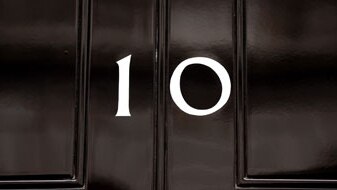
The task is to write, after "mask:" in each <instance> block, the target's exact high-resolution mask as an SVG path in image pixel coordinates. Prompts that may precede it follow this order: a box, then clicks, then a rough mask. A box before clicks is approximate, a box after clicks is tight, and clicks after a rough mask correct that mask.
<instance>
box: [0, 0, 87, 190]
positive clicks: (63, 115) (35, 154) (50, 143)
mask: <svg viewBox="0 0 337 190" xmlns="http://www.w3.org/2000/svg"><path fill="white" fill-rule="evenodd" d="M83 10H84V4H83V2H82V1H68V0H66V1H64V0H57V1H54V0H51V1H41V0H35V1H26V0H20V1H17V0H13V1H5V0H1V1H0V65H1V69H0V78H1V80H0V88H1V89H0V113H1V114H0V122H1V128H0V152H1V156H0V187H1V188H2V187H3V188H5V187H6V188H7V187H10V188H13V187H16V188H18V187H25V188H28V187H54V186H55V185H56V186H59V187H78V186H83V175H84V172H83V170H84V167H85V163H84V159H85V155H84V146H85V141H84V134H85V126H84V125H85V119H86V117H85V107H86V106H85V103H84V102H85V99H86V88H85V82H84V81H85V71H84V67H85V66H84V65H85V63H84V60H83V57H82V51H83V49H85V48H84V47H85V46H86V44H84V43H82V37H83V35H82V34H83V32H82V28H81V27H82V21H83V20H84V17H83V15H87V13H85V12H83ZM82 13H83V15H82Z"/></svg>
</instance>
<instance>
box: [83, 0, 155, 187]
mask: <svg viewBox="0 0 337 190" xmlns="http://www.w3.org/2000/svg"><path fill="white" fill-rule="evenodd" d="M155 8H156V4H155V1H154V0H145V1H144V0H136V1H135V0H114V1H111V0H100V1H93V23H92V26H93V33H92V59H91V60H92V62H91V91H90V115H89V116H90V137H91V140H90V144H91V149H90V154H91V158H90V163H89V164H90V174H89V188H90V189H117V190H118V189H123V190H124V189H125V190H129V189H130V190H131V189H139V190H141V189H151V186H152V175H153V174H152V171H153V151H154V150H153V143H154V137H153V134H154V121H155V120H154V119H155V118H154V110H155V108H156V102H155V91H156V89H155V83H154V76H155V10H156V9H155ZM128 55H132V56H131V63H130V87H129V89H130V103H129V104H130V114H131V116H130V117H118V116H115V115H116V113H117V109H118V85H119V84H118V82H119V72H118V71H119V70H118V65H117V63H116V62H117V61H119V60H121V59H122V58H124V57H126V56H128Z"/></svg>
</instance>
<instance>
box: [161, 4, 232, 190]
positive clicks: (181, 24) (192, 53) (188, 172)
mask: <svg viewBox="0 0 337 190" xmlns="http://www.w3.org/2000/svg"><path fill="white" fill-rule="evenodd" d="M233 6H234V2H233V1H231V0H225V1H222V0H221V1H203V0H193V1H184V0H171V1H169V9H168V11H169V15H170V17H169V23H168V31H169V38H168V39H169V42H168V62H167V64H168V65H167V70H168V74H167V77H166V78H167V79H166V80H167V82H168V83H169V82H170V79H171V77H172V74H173V72H174V71H175V70H176V69H177V67H178V65H179V64H180V63H181V62H183V61H184V60H186V59H189V58H193V57H206V58H210V59H213V60H215V61H217V62H218V63H220V64H221V65H222V66H223V67H224V68H225V69H226V70H227V72H228V73H229V75H230V78H231V79H232V80H233V65H234V64H233V61H234V60H233V52H234V44H233V22H232V19H233V16H232V13H233ZM232 84H233V83H232ZM170 85H172V84H170ZM226 87H228V86H225V88H226ZM174 88H179V87H178V86H175V87H174ZM180 88H181V92H182V95H183V97H184V99H185V101H186V102H187V104H189V105H190V106H191V107H193V108H196V109H208V108H211V107H213V106H214V105H216V103H217V102H218V101H219V98H220V96H221V93H222V90H225V88H224V89H222V87H221V81H220V79H219V77H218V76H217V74H216V72H214V70H212V69H211V68H210V67H207V66H205V65H202V64H193V65H189V66H187V67H186V68H185V69H184V71H183V72H182V75H181V80H180ZM231 90H232V91H231V95H230V98H229V100H228V102H227V103H226V104H225V105H224V106H223V107H222V108H221V109H220V110H218V111H216V112H215V113H212V114H207V115H204V116H196V115H191V114H189V113H186V112H185V111H184V110H182V109H180V108H179V107H178V105H177V104H176V103H175V102H173V100H172V96H171V95H172V94H170V89H167V95H166V96H167V107H166V109H167V111H166V114H167V116H166V120H167V123H166V128H167V150H168V151H167V177H168V180H167V181H168V182H167V184H168V189H170V190H183V189H231V188H233V167H232V163H233V162H234V160H233V155H234V154H233V151H234V142H233V140H234V139H233V134H234V131H233V128H234V120H233V119H234V114H233V112H234V100H235V99H234V97H235V90H234V87H232V88H231ZM171 93H172V91H171ZM178 104H179V103H178Z"/></svg>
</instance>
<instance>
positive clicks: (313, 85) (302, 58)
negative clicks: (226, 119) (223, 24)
mask: <svg viewBox="0 0 337 190" xmlns="http://www.w3.org/2000/svg"><path fill="white" fill-rule="evenodd" d="M243 6H244V8H245V10H246V13H245V17H244V19H245V24H246V25H245V27H246V29H245V31H244V37H245V41H244V43H245V45H246V46H245V52H244V56H245V60H244V62H243V67H242V73H243V75H244V80H243V83H242V84H243V87H242V88H241V90H243V91H244V97H243V98H244V108H243V109H241V108H240V109H241V111H244V112H245V116H244V118H242V119H244V120H245V123H244V125H243V126H239V127H241V128H242V131H241V132H240V133H239V135H240V136H241V137H240V138H241V139H242V141H243V142H242V144H241V145H240V146H241V147H240V148H241V149H245V150H244V151H245V153H243V154H242V155H241V157H243V159H242V160H241V163H240V164H242V165H244V166H245V168H244V169H243V170H242V171H240V172H242V173H241V176H240V178H241V179H240V180H242V181H241V182H242V183H243V184H255V185H267V186H268V185H273V186H290V187H291V186H298V187H314V186H318V187H323V186H324V185H325V186H327V187H328V186H329V187H331V186H336V182H337V177H336V174H337V173H336V169H337V167H336V166H337V160H336V146H337V141H336V138H335V133H336V132H337V130H336V129H337V128H336V124H335V123H336V121H337V120H336V114H335V113H336V101H335V97H336V92H337V91H336V88H335V87H336V84H337V73H336V71H337V70H336V62H337V57H336V52H337V35H336V34H337V3H336V1H329V0H323V1H317V0H305V1H301V2H299V1H291V0H289V1H283V0H282V1H281V0H280V1H278V0H274V1H264V0H262V1H261V0H259V1H255V0H246V1H245V3H244V4H243ZM243 176H245V177H246V179H242V178H243Z"/></svg>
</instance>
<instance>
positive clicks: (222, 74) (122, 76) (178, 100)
mask: <svg viewBox="0 0 337 190" xmlns="http://www.w3.org/2000/svg"><path fill="white" fill-rule="evenodd" d="M130 62H131V55H129V56H127V57H125V58H123V59H121V60H119V61H117V64H118V68H119V84H118V110H117V114H116V116H131V114H130V110H129V86H130V84H129V78H130ZM193 64H200V65H204V66H207V67H209V68H210V69H212V70H213V71H214V72H215V73H216V74H217V76H218V78H219V79H220V82H221V87H222V91H221V96H220V99H219V101H218V102H217V103H216V104H215V105H214V106H213V107H211V108H209V109H196V108H193V107H191V106H190V105H188V103H187V102H186V101H185V99H184V97H183V95H182V93H181V88H180V78H181V75H182V73H183V71H184V69H185V68H186V67H187V66H189V65H193ZM230 92H231V81H230V77H229V74H228V72H227V70H226V69H225V68H224V67H223V66H222V65H221V64H220V63H219V62H217V61H215V60H213V59H210V58H207V57H193V58H189V59H186V60H185V61H183V62H181V63H180V64H179V65H178V66H177V68H176V69H175V70H174V72H173V74H172V78H171V81H170V93H171V96H172V99H173V102H174V103H175V104H176V105H177V106H178V107H179V108H180V109H181V110H182V111H184V112H185V113H187V114H190V115H195V116H205V115H209V114H212V113H214V112H216V111H218V110H219V109H221V108H222V107H223V106H224V105H225V104H226V103H227V101H228V99H229V96H230Z"/></svg>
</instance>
